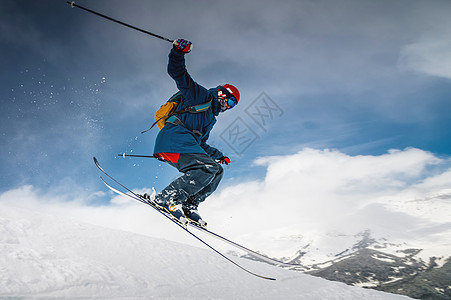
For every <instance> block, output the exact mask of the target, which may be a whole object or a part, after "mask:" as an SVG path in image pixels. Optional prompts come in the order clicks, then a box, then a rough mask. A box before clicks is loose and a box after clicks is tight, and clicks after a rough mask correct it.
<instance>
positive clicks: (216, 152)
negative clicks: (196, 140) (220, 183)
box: [200, 133, 224, 159]
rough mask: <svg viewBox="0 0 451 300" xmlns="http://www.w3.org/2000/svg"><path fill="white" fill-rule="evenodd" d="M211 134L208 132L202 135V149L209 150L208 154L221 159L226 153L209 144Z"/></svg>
mask: <svg viewBox="0 0 451 300" xmlns="http://www.w3.org/2000/svg"><path fill="white" fill-rule="evenodd" d="M209 136H210V133H208V134H206V135H205V136H203V137H202V140H201V143H200V146H201V147H202V149H204V150H205V152H207V154H208V155H209V156H210V157H211V158H213V159H220V158H221V157H223V156H224V154H222V152H221V151H219V150H218V149H216V148H215V147H212V146H210V145H208V144H207V140H208V137H209Z"/></svg>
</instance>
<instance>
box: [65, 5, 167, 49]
mask: <svg viewBox="0 0 451 300" xmlns="http://www.w3.org/2000/svg"><path fill="white" fill-rule="evenodd" d="M66 3H67V4H70V6H71V7H72V8H74V7H78V8H80V9H83V10H84V11H87V12H90V13H92V14H94V15H97V16H99V17H102V18H105V19H107V20H110V21H113V22H116V23H119V24H121V25H124V26H127V27H129V28H132V29H135V30H138V31H141V32H143V33H146V34H148V35H151V36H154V37H156V38H159V39H162V40H164V41H168V42H171V43H173V42H174V40H171V39H168V38H165V37H164V36H161V35H158V34H155V33H152V32H149V31H147V30H144V29H141V28H138V27H135V26H132V25H130V24H127V23H124V22H122V21H119V20H116V19H113V18H111V17H108V16H105V15H103V14H101V13H98V12H95V11H93V10H90V9H89V8H86V7H83V6H80V5H77V4H75V1H72V2H70V1H67V2H66Z"/></svg>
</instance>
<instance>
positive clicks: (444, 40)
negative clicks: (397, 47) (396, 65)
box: [400, 32, 451, 79]
mask: <svg viewBox="0 0 451 300" xmlns="http://www.w3.org/2000/svg"><path fill="white" fill-rule="evenodd" d="M449 35H450V33H449V32H448V33H446V35H445V34H444V35H443V36H441V35H434V36H426V37H423V38H421V39H419V40H418V41H416V42H414V43H411V44H409V45H406V46H405V47H404V48H403V49H402V51H401V54H400V66H401V67H402V68H406V69H410V70H414V71H417V72H420V73H424V74H428V75H432V76H438V77H443V78H448V79H451V41H450V40H449Z"/></svg>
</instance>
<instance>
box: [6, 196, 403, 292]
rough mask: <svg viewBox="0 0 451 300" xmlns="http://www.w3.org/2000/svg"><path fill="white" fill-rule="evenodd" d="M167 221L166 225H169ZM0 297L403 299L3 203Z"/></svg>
mask: <svg viewBox="0 0 451 300" xmlns="http://www.w3.org/2000/svg"><path fill="white" fill-rule="evenodd" d="M170 225H171V224H169V223H168V226H170ZM0 253H1V254H0V297H11V296H20V297H29V296H33V297H67V298H69V297H70V298H73V297H87V298H100V297H102V298H119V297H130V298H139V297H144V298H146V299H148V298H183V299H187V298H197V299H202V298H203V299H206V298H208V299H231V298H239V299H257V298H258V299H406V298H407V297H403V296H398V295H392V294H385V293H381V292H377V291H374V290H366V289H362V288H357V287H351V286H347V285H345V284H342V283H337V282H329V281H327V280H324V279H321V278H316V277H312V276H309V275H304V274H301V273H298V272H294V271H288V270H283V269H280V268H277V267H273V266H269V265H267V264H263V263H259V262H253V261H249V260H244V259H239V258H233V259H236V260H239V262H240V263H241V264H243V265H245V266H246V267H248V268H250V269H252V270H253V271H255V272H258V273H262V274H265V275H268V276H274V277H276V278H277V281H267V280H262V279H259V278H255V277H253V276H251V275H249V274H247V273H245V272H243V271H242V270H240V269H238V268H237V267H235V266H233V265H231V264H229V263H227V262H226V261H224V260H223V259H222V258H221V257H219V256H218V255H217V254H214V253H212V252H211V251H208V250H206V249H201V248H196V247H191V246H186V245H182V244H178V243H175V242H170V241H166V240H161V239H155V238H150V237H147V236H142V235H138V234H133V233H129V232H124V231H119V230H113V229H106V228H103V227H97V226H93V225H88V224H86V223H80V222H73V221H70V220H67V219H63V218H60V217H57V216H54V215H50V214H48V215H47V214H43V213H38V212H36V211H32V210H27V209H24V208H17V207H13V206H11V205H6V204H5V203H0Z"/></svg>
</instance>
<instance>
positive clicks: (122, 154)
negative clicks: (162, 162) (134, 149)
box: [117, 153, 156, 158]
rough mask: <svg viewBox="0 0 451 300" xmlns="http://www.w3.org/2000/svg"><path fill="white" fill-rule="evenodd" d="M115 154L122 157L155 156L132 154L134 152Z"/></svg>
mask: <svg viewBox="0 0 451 300" xmlns="http://www.w3.org/2000/svg"><path fill="white" fill-rule="evenodd" d="M117 156H122V157H123V158H126V157H144V158H156V157H155V156H153V155H134V154H125V153H119V154H118V155H117Z"/></svg>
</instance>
